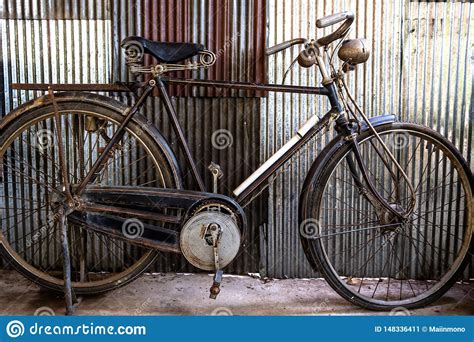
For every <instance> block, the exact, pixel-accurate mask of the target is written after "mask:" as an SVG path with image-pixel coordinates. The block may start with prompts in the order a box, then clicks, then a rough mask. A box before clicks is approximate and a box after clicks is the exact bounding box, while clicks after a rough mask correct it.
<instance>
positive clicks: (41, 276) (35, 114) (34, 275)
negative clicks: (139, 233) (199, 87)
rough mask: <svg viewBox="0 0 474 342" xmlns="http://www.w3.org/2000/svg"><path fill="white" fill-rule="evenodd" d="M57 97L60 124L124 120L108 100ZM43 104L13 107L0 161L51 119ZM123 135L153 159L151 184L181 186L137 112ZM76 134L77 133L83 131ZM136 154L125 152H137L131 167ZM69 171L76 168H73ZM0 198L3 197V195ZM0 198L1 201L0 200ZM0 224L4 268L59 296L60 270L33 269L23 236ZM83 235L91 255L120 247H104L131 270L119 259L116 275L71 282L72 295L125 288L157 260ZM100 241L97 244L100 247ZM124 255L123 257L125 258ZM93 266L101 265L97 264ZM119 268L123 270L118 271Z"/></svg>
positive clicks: (161, 144)
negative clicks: (11, 233)
mask: <svg viewBox="0 0 474 342" xmlns="http://www.w3.org/2000/svg"><path fill="white" fill-rule="evenodd" d="M56 97H57V103H58V109H59V111H60V113H61V115H63V116H64V117H65V119H64V120H66V119H67V116H68V115H70V117H73V116H74V115H76V116H77V117H80V116H81V115H85V113H87V114H88V115H89V116H91V117H95V118H97V119H100V120H103V122H110V125H111V126H113V127H116V126H117V125H119V124H120V123H121V122H122V120H123V118H124V116H123V112H124V111H125V110H126V109H127V107H126V106H125V105H124V104H122V103H120V102H117V101H115V100H112V99H109V98H104V97H101V96H98V95H94V94H83V93H82V94H81V95H77V94H71V93H61V94H56ZM40 102H41V101H40ZM43 102H44V103H43V104H42V105H36V104H35V103H38V101H36V102H31V103H28V104H25V105H23V106H22V107H20V108H18V109H17V110H16V111H15V113H12V114H13V116H15V114H16V113H21V115H19V116H18V117H16V118H14V119H13V120H11V121H10V122H8V124H7V125H6V127H5V129H4V130H2V133H1V135H0V146H1V148H0V160H3V161H5V160H6V159H5V158H6V154H5V153H7V151H9V150H8V149H9V146H16V145H13V144H18V142H17V141H15V139H21V140H19V142H20V143H21V142H22V141H24V140H23V136H24V135H25V136H26V135H27V134H29V133H28V132H30V131H28V129H30V130H33V128H31V127H34V126H35V125H36V126H39V124H38V122H42V123H43V122H47V120H51V118H52V115H53V107H52V105H51V103H50V102H49V101H48V100H47V99H46V97H44V98H43ZM68 113H69V114H68ZM74 113H77V114H74ZM12 114H11V115H12ZM42 120H43V121H42ZM71 120H72V119H71ZM99 122H102V121H99ZM28 127H30V128H28ZM112 129H113V128H112ZM126 131H127V133H126V134H127V136H128V137H129V141H130V142H131V141H132V140H133V141H136V145H134V146H133V148H134V149H136V150H137V151H138V150H139V152H140V153H142V154H143V151H145V152H148V153H149V156H148V155H147V157H143V158H144V159H145V160H146V161H148V160H151V161H152V166H151V167H152V171H153V172H155V170H157V169H159V172H157V173H158V175H157V176H156V179H157V180H156V181H155V182H159V183H160V184H159V186H162V187H168V188H181V187H182V182H181V178H180V173H179V169H178V167H177V163H176V160H175V159H174V156H173V155H172V152H171V150H169V148H168V146H167V145H166V142H165V141H164V139H163V138H162V137H161V135H159V133H158V132H157V131H156V130H155V129H154V128H153V127H150V125H149V124H148V123H147V122H146V120H144V118H143V117H140V116H139V115H138V114H137V116H136V117H135V118H134V119H133V120H132V122H131V123H129V125H128V126H127V128H126ZM80 134H81V135H82V132H81V133H80ZM84 134H85V135H86V136H87V134H88V133H84ZM65 139H68V138H65ZM71 139H72V138H71ZM99 139H100V138H97V141H99ZM27 140H28V138H27ZM130 144H131V143H130ZM130 146H132V145H130ZM31 148H32V147H31ZM94 148H95V147H94V146H93V147H92V149H94ZM14 149H15V147H13V150H14ZM130 149H132V147H130ZM25 151H26V150H25ZM139 152H130V154H133V153H136V155H137V157H136V159H135V162H136V163H138V162H137V161H136V160H138V153H139ZM35 153H36V152H35ZM114 153H116V151H114ZM123 153H124V154H125V153H127V152H123ZM90 156H93V152H90ZM4 157H5V158H4ZM91 158H92V157H91ZM140 158H142V155H140ZM38 159H39V158H38ZM131 160H132V159H130V164H132V162H131ZM76 164H77V162H76ZM86 164H87V162H86ZM2 165H3V166H2V169H3V176H4V177H3V178H4V180H2V181H1V182H0V183H1V184H0V187H1V189H0V190H1V194H5V191H7V187H8V177H5V176H8V172H9V171H8V170H9V169H8V167H7V166H5V163H3V164H2ZM122 165H127V164H125V163H122V164H120V166H122ZM29 166H31V165H29ZM74 167H77V165H76V166H74ZM31 169H33V167H32V166H31ZM13 172H15V171H11V173H13ZM149 172H150V171H146V174H145V176H147V175H148V173H149ZM20 176H21V175H20ZM15 177H16V176H15ZM43 177H47V176H43ZM48 177H49V176H48ZM138 177H139V176H137V179H138ZM140 177H144V176H140ZM124 179H125V177H124ZM124 179H123V180H120V182H122V183H123V182H126V181H125V180H124ZM130 179H131V176H130ZM158 179H159V181H158ZM133 181H134V182H136V183H137V184H135V185H141V184H145V182H144V181H142V183H141V184H138V182H139V181H138V180H136V179H135V180H133ZM26 183H27V182H26V181H25V182H24V184H26ZM22 184H23V183H22ZM153 184H155V183H153ZM117 185H118V184H117ZM120 185H126V184H120ZM144 186H147V185H144ZM37 188H39V186H37ZM3 197H4V198H6V195H5V196H3ZM0 200H3V198H0ZM32 202H33V201H32ZM3 203H5V200H3ZM0 207H2V208H0V211H2V212H3V214H5V205H0ZM38 208H39V204H38ZM17 209H18V210H20V208H17ZM37 210H39V209H37ZM14 215H17V214H14ZM32 215H33V214H32ZM5 217H6V216H5ZM0 222H2V230H0V242H1V243H0V252H1V253H2V258H3V263H4V265H5V266H6V267H9V266H12V267H14V268H15V269H16V270H17V271H19V272H20V273H21V274H23V275H24V276H25V277H27V278H28V279H30V280H31V281H33V282H34V283H35V284H38V285H40V286H42V287H44V288H47V289H50V290H53V291H58V292H62V291H63V280H62V275H61V273H60V272H59V271H60V270H54V272H49V271H46V270H44V269H42V267H41V266H37V265H33V264H34V263H37V261H35V259H34V258H35V256H34V255H33V253H30V254H31V255H32V256H31V257H30V260H28V257H27V255H28V253H27V252H26V250H25V249H23V250H22V251H21V253H20V250H19V247H18V246H19V245H20V244H21V243H20V242H21V241H22V240H21V239H22V237H21V236H20V237H19V238H18V237H16V238H13V237H11V236H10V239H9V238H8V237H7V233H6V229H7V228H6V227H4V226H6V225H7V224H8V223H7V222H4V221H0ZM43 222H44V221H43ZM38 225H39V223H38ZM9 229H11V228H9ZM30 229H31V230H32V231H33V228H30ZM48 229H49V228H48ZM81 229H83V228H81ZM32 231H31V232H28V234H30V236H31V234H32ZM84 231H85V230H84ZM20 234H21V231H20ZM25 234H26V233H25ZM35 234H36V233H35ZM48 234H49V235H53V234H54V233H49V232H48ZM85 234H86V235H85V236H86V237H85V241H87V242H86V243H87V244H91V245H92V248H93V252H94V253H95V252H96V249H97V248H98V249H99V253H102V252H101V250H100V249H104V248H107V245H110V244H112V243H114V244H116V245H117V246H118V245H119V244H120V246H123V250H124V251H123V252H122V251H121V250H118V249H117V248H118V247H116V246H111V247H110V246H109V248H111V249H110V250H114V251H118V253H119V255H120V253H122V254H123V255H124V258H125V255H126V257H127V258H129V259H130V261H128V262H130V263H132V264H131V266H130V267H128V266H127V263H126V262H125V261H124V266H120V265H119V266H117V272H116V273H112V271H111V273H110V276H107V275H104V276H103V279H93V278H90V279H92V280H88V281H83V282H81V281H79V280H77V279H76V280H77V281H74V279H73V282H72V286H73V289H74V291H75V293H77V294H95V293H100V292H105V291H110V290H113V289H115V288H118V287H120V286H123V285H125V284H128V283H129V282H131V281H133V280H134V279H136V278H137V277H138V276H139V275H140V274H142V273H143V272H144V271H146V270H147V269H148V268H149V266H150V265H151V264H152V263H153V262H154V261H155V259H156V258H157V256H158V252H157V251H155V250H151V249H143V248H137V247H135V246H129V245H128V244H126V242H123V241H122V240H120V241H119V240H115V239H114V238H110V237H107V236H102V235H101V234H98V233H93V232H90V231H88V232H86V233H85ZM88 234H89V235H88ZM92 234H95V235H92ZM33 236H34V235H33ZM53 237H54V236H53ZM25 238H26V235H25V236H24V237H23V240H25ZM13 239H15V241H13ZM94 241H95V242H94ZM115 241H116V242H115ZM33 243H38V245H40V244H41V243H43V242H38V241H35V240H34V239H33V238H30V244H33ZM99 243H100V244H101V245H99ZM94 244H95V245H94ZM103 245H105V247H104V246H103ZM28 248H30V247H28ZM40 248H41V247H40ZM33 249H34V248H33ZM105 250H106V253H107V252H108V251H110V250H107V249H105ZM125 251H126V253H127V254H125ZM22 253H23V254H24V255H20V254H22ZM72 253H74V250H72ZM106 253H104V258H106V257H107V255H106ZM99 257H100V255H99ZM99 257H97V259H99ZM112 257H115V256H112ZM119 257H120V256H119ZM119 257H118V258H119ZM48 258H49V257H48ZM135 258H136V260H135ZM54 262H56V261H54ZM41 263H42V260H41V261H40V264H41ZM94 263H95V261H94ZM97 267H100V265H99V266H97ZM120 267H123V270H122V269H121V268H120ZM114 270H115V266H114ZM73 271H74V270H73ZM96 277H97V276H96ZM97 278H98V277H97Z"/></svg>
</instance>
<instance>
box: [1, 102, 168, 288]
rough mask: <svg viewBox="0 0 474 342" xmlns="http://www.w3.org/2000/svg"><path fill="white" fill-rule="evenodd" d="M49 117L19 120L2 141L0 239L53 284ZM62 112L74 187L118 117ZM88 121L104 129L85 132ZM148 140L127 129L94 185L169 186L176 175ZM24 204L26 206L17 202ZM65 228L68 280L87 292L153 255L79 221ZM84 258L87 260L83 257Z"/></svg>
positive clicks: (56, 263)
mask: <svg viewBox="0 0 474 342" xmlns="http://www.w3.org/2000/svg"><path fill="white" fill-rule="evenodd" d="M52 115H53V113H51V112H48V113H44V114H41V115H39V116H38V117H37V118H36V119H35V120H34V121H32V122H28V123H26V124H24V125H22V126H21V127H20V128H18V129H17V130H16V131H15V132H14V134H12V135H11V137H10V138H8V139H7V141H6V142H5V143H4V144H3V145H2V146H3V147H2V150H1V151H0V160H2V161H3V162H2V170H3V179H2V180H3V181H2V189H1V193H0V196H1V197H0V203H1V205H0V211H1V213H2V215H1V218H0V219H1V221H0V222H2V230H1V232H2V236H1V241H2V244H3V246H4V248H5V250H6V251H7V253H8V254H9V255H10V256H11V257H12V258H13V260H14V262H17V263H18V265H19V266H20V267H21V268H24V269H25V270H27V271H28V272H29V273H31V274H32V275H33V276H34V277H36V278H40V279H42V280H44V281H46V282H48V283H51V284H52V285H53V286H62V284H63V280H62V275H61V270H62V263H61V249H60V239H59V234H58V230H57V228H56V226H55V225H53V224H51V220H50V219H49V223H48V218H51V212H52V210H51V197H52V196H51V194H53V193H58V192H60V189H59V190H58V188H59V176H57V175H55V173H58V167H57V162H58V156H57V143H55V139H56V140H57V135H56V131H55V127H54V120H53V118H52ZM60 115H61V122H62V127H63V128H64V130H65V132H64V134H63V137H62V138H63V144H64V146H65V149H66V154H69V155H70V156H72V158H68V174H69V177H70V181H71V183H72V184H78V183H79V181H80V179H81V177H83V175H84V174H85V173H86V172H87V170H88V169H89V168H90V166H91V165H92V163H93V162H94V161H95V160H96V159H97V157H98V155H99V154H100V151H101V149H100V148H101V146H104V145H105V141H106V137H107V138H110V136H111V135H112V134H113V131H115V129H116V128H117V127H118V122H117V121H116V120H115V119H111V118H110V116H106V115H104V114H100V113H96V112H93V111H86V110H74V111H69V110H64V111H63V110H61V111H60ZM86 117H87V118H92V119H93V120H91V119H86ZM91 122H95V123H96V124H97V123H98V124H99V126H100V125H102V128H103V130H96V131H95V132H93V131H88V130H87V129H86V127H89V128H90V129H93V127H90V123H91ZM96 126H97V125H96ZM145 139H147V138H146V135H144V134H143V135H142V134H137V133H136V132H133V131H131V130H129V129H127V131H126V133H125V136H124V138H123V139H122V141H121V142H122V145H121V148H120V149H116V150H114V152H113V153H114V154H113V157H112V158H111V159H110V160H109V163H108V164H107V166H106V167H105V168H104V170H103V172H101V174H100V176H99V177H98V180H97V182H98V183H99V184H102V185H134V186H160V187H173V186H174V179H173V176H172V175H171V174H170V172H169V169H167V166H163V165H160V162H159V160H157V158H156V157H155V156H154V155H153V153H152V151H150V149H149V148H148V147H147V146H146V142H145ZM148 139H149V138H148ZM81 141H82V142H81ZM81 144H82V145H81ZM80 146H83V147H84V150H86V149H87V151H85V152H84V155H83V156H82V155H80V153H79V151H80V148H79V147H80ZM71 160H72V161H71ZM22 202H23V203H24V204H23V206H21V205H20V203H22ZM45 222H46V225H45ZM15 227H16V228H15ZM68 228H69V229H68V230H69V240H70V245H71V263H72V271H73V283H72V285H73V287H74V288H76V289H89V290H90V289H94V288H99V287H103V286H104V285H107V284H111V283H115V282H123V281H125V280H127V279H128V278H129V277H130V276H132V275H133V274H134V273H135V272H136V271H137V269H141V268H142V267H143V266H146V265H147V264H148V263H149V262H150V261H152V260H153V258H154V256H155V255H156V252H155V251H153V250H149V249H144V248H140V247H136V246H132V245H130V244H128V243H127V242H124V241H122V240H118V239H115V238H111V237H108V236H106V235H103V234H99V233H96V232H91V231H87V230H85V229H82V228H81V227H79V226H77V225H72V224H70V225H69V227H68ZM77 246H79V247H81V248H82V250H83V249H84V248H85V249H86V250H87V253H83V252H81V248H75V247H77ZM83 247H84V248H83ZM38 255H41V257H38ZM82 255H85V258H82V260H81V258H80V257H81V256H82ZM81 264H82V265H85V269H87V275H88V277H87V278H86V279H80V275H79V274H80V270H81V268H84V266H81Z"/></svg>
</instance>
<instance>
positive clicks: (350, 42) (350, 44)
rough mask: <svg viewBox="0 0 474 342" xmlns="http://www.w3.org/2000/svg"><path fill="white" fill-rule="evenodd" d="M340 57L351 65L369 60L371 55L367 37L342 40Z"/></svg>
mask: <svg viewBox="0 0 474 342" xmlns="http://www.w3.org/2000/svg"><path fill="white" fill-rule="evenodd" d="M337 55H338V57H339V58H340V59H341V60H342V61H344V62H347V63H349V64H351V65H356V64H361V63H365V62H367V60H368V59H369V56H370V48H369V44H368V43H367V41H366V40H365V39H361V38H358V39H347V40H345V41H343V42H342V45H341V48H340V49H339V52H338V53H337Z"/></svg>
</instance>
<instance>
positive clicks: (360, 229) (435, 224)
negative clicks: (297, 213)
mask: <svg viewBox="0 0 474 342" xmlns="http://www.w3.org/2000/svg"><path fill="white" fill-rule="evenodd" d="M380 134H381V135H382V137H383V139H384V141H385V142H386V143H387V145H388V146H389V148H390V149H391V151H392V153H394V155H395V156H396V157H397V160H398V161H399V162H400V164H401V165H402V166H403V167H404V169H405V170H406V172H407V173H408V176H409V177H410V179H411V180H413V183H414V188H415V190H416V193H417V206H416V208H415V211H414V214H413V215H412V216H411V217H410V220H409V222H408V223H407V224H403V225H402V224H397V223H396V222H395V223H394V222H393V221H392V222H390V220H389V219H387V217H384V215H377V214H376V211H377V210H376V209H375V208H373V206H371V205H370V204H369V202H368V201H367V200H365V202H366V203H364V200H361V199H360V197H362V196H360V195H359V191H358V189H357V187H356V186H355V185H354V183H353V180H352V179H350V176H349V172H348V171H347V161H346V159H345V158H341V159H338V160H339V162H338V163H337V165H336V166H335V167H334V168H333V171H332V172H331V173H330V176H329V178H328V180H327V183H326V186H325V188H324V190H322V193H321V199H320V201H321V202H320V203H321V206H320V207H321V208H320V210H319V213H312V215H313V216H311V217H318V219H317V221H316V222H312V221H309V224H311V225H312V226H313V228H311V229H306V230H307V231H310V232H312V233H313V234H315V235H314V236H304V235H305V234H303V237H304V238H307V239H308V241H310V243H311V242H315V243H316V245H317V246H318V247H319V254H318V257H319V258H321V260H322V261H323V262H325V263H327V264H328V265H329V269H330V272H332V273H333V276H334V278H335V279H336V280H337V282H338V284H337V286H339V287H344V288H345V289H347V290H349V291H350V293H351V295H352V296H355V297H358V298H359V299H362V300H363V301H366V302H370V303H373V304H377V305H382V306H409V305H410V304H414V303H416V302H419V301H420V300H423V299H425V298H427V297H429V296H431V295H433V294H434V293H436V292H438V291H439V290H440V289H441V288H442V287H443V285H445V284H446V283H447V282H449V281H450V279H452V277H453V276H454V275H455V274H456V272H457V270H458V269H459V267H460V266H461V264H462V262H463V260H464V258H465V255H466V254H467V252H468V249H469V246H470V243H471V242H470V241H471V238H472V221H471V220H472V213H471V211H472V195H471V192H470V191H471V190H470V186H469V179H468V178H467V175H466V174H465V172H464V171H463V168H462V166H461V164H460V163H459V161H458V160H457V159H456V158H455V156H454V155H453V154H452V153H451V152H450V151H449V149H447V148H446V147H441V146H442V144H441V143H440V141H438V140H436V138H433V137H430V136H428V135H427V134H424V133H421V132H419V131H415V130H407V129H391V130H389V131H384V132H380ZM374 140H375V139H374V137H373V136H371V137H367V138H365V140H362V141H361V142H360V144H361V151H362V155H363V157H364V160H365V161H366V162H367V163H368V164H367V167H368V170H369V176H370V177H371V178H372V179H373V180H374V179H377V180H375V181H374V182H375V185H376V188H377V190H378V191H380V192H381V193H382V194H383V195H384V197H385V198H388V199H391V202H392V203H393V205H397V206H398V205H402V206H403V204H406V202H407V200H408V198H409V196H408V194H407V191H408V190H407V187H406V186H405V187H403V186H402V187H400V189H399V191H398V194H397V195H395V194H394V190H395V186H394V185H393V184H391V183H394V182H393V181H389V180H390V179H391V177H390V175H389V172H388V171H387V169H386V168H382V167H381V165H380V163H381V162H380V161H379V162H376V159H377V158H373V157H372V158H371V157H370V156H374V153H373V152H374V151H373V146H374V145H372V144H371V142H370V141H372V142H373V143H374V144H375V146H378V147H380V144H379V143H378V142H376V141H374ZM415 140H418V141H417V142H415ZM414 142H415V143H414ZM436 144H438V145H436ZM435 145H436V146H438V147H441V148H438V149H433V148H432V147H433V146H435ZM347 153H348V152H347V151H346V152H344V156H345V155H347ZM421 156H423V158H421ZM378 159H380V158H378ZM417 160H421V161H422V163H421V164H422V166H421V167H420V166H418V167H417V166H416V165H415V163H416V161H417ZM380 170H384V171H383V172H381V171H380ZM400 178H401V177H400ZM433 182H436V183H433ZM390 184H391V187H390ZM384 188H385V190H384ZM395 192H397V191H395ZM397 197H398V200H397ZM440 202H441V203H442V204H443V205H441V208H444V204H445V203H447V204H446V205H447V208H448V209H442V210H440V209H439V208H438V207H440V204H439V203H440ZM448 202H449V203H448ZM456 213H457V214H456ZM304 223H305V222H304ZM306 224H308V222H306ZM390 224H392V226H390ZM315 225H316V229H314V226H315ZM377 225H378V226H379V227H378V228H375V227H377ZM382 226H383V227H382ZM367 228H370V229H367ZM430 228H431V229H430ZM433 228H434V229H433ZM302 229H303V232H304V231H305V228H304V227H303V228H302ZM436 229H437V230H438V231H436ZM350 231H352V232H350ZM318 234H319V235H318ZM306 235H308V234H306ZM321 236H322V237H321ZM315 237H316V238H315ZM428 244H429V245H428ZM443 244H446V246H447V247H446V248H443V247H442V246H443ZM450 249H452V250H454V252H453V251H450ZM444 256H445V258H443V257H444ZM430 278H432V279H430Z"/></svg>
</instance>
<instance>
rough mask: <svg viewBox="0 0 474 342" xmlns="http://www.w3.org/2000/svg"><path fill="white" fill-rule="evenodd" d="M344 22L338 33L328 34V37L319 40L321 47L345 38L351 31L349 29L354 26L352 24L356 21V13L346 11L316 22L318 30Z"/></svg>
mask: <svg viewBox="0 0 474 342" xmlns="http://www.w3.org/2000/svg"><path fill="white" fill-rule="evenodd" d="M343 20H345V21H344V23H343V24H342V25H341V26H339V27H338V28H337V30H336V31H334V32H332V33H330V34H328V35H327V36H324V37H321V38H319V39H318V40H317V42H318V44H319V45H321V46H324V45H329V44H331V43H332V42H333V41H335V40H336V39H339V38H341V37H343V36H344V35H345V34H346V33H347V31H348V30H349V27H350V26H351V25H352V22H353V21H354V13H352V12H351V11H345V12H341V13H336V14H332V15H328V16H326V17H323V18H321V19H318V20H316V26H317V27H318V28H323V27H328V26H331V25H334V24H337V23H339V22H341V21H343Z"/></svg>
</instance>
